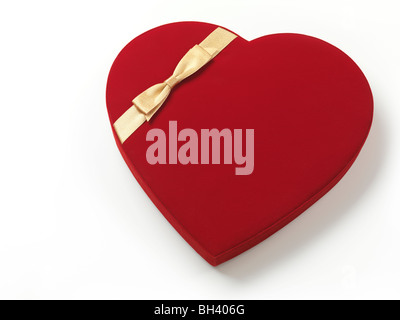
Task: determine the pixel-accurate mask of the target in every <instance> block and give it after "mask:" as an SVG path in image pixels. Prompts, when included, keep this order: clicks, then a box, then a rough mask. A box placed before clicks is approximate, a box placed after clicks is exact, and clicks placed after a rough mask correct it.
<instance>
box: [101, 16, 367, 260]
mask: <svg viewBox="0 0 400 320" xmlns="http://www.w3.org/2000/svg"><path fill="white" fill-rule="evenodd" d="M217 27H218V26H216V25H211V24H207V23H199V22H179V23H172V24H168V25H164V26H161V27H158V28H155V29H152V30H150V31H148V32H145V33H144V34H142V35H140V36H138V37H137V38H135V39H134V40H132V41H131V42H130V43H129V44H128V45H127V46H126V47H125V48H124V49H123V50H122V51H121V53H120V54H119V55H118V57H117V58H116V60H115V62H114V64H113V66H112V68H111V71H110V74H109V78H108V84H107V107H108V113H109V117H110V121H111V124H113V123H114V122H115V121H116V120H117V119H118V118H119V117H120V116H121V115H122V114H123V113H124V112H125V111H126V110H127V109H128V108H130V107H131V106H132V99H134V98H135V97H136V96H137V95H138V94H140V93H141V92H143V91H144V90H146V89H147V88H149V87H151V86H152V85H154V84H156V83H160V82H163V81H164V80H165V79H167V78H168V77H169V76H170V75H171V74H172V73H173V71H174V69H175V67H176V65H177V63H178V62H179V61H180V59H181V58H182V57H183V56H184V54H185V53H186V52H187V51H188V50H189V49H190V48H192V47H193V46H194V45H196V44H199V43H200V42H201V41H203V39H205V38H206V37H207V36H208V35H209V34H210V33H211V32H212V31H213V30H215V29H216V28H217ZM372 116H373V98H372V93H371V90H370V87H369V84H368V82H367V80H366V78H365V76H364V75H363V73H362V71H361V70H360V69H359V68H358V66H357V65H356V64H355V63H354V62H353V61H352V60H351V59H350V58H349V57H348V56H347V55H346V54H345V53H343V52H342V51H340V50H339V49H337V48H336V47H334V46H332V45H330V44H329V43H326V42H324V41H322V40H319V39H316V38H313V37H309V36H305V35H299V34H274V35H268V36H264V37H261V38H258V39H255V40H252V41H247V40H245V39H243V38H241V37H240V36H238V37H237V38H236V39H235V40H233V41H232V42H231V43H230V44H229V45H228V46H227V47H226V48H225V49H224V50H222V51H221V53H219V55H217V56H216V57H215V58H214V59H213V60H212V61H211V62H210V63H208V64H207V65H206V66H205V67H203V68H202V69H201V70H200V71H199V72H197V73H195V74H194V75H192V76H191V77H189V78H187V79H186V80H184V81H183V82H182V83H180V84H179V85H177V86H176V87H175V88H174V89H173V91H172V93H171V94H170V96H169V97H168V99H167V101H166V102H165V103H164V105H163V106H162V108H161V109H160V110H159V111H158V112H157V113H156V114H155V116H154V117H153V118H152V119H151V120H150V122H146V123H144V124H143V125H142V126H141V127H139V128H138V129H137V130H136V131H135V132H134V133H133V134H132V135H131V136H130V137H129V139H128V140H127V141H126V142H125V143H124V144H121V143H120V141H119V139H118V138H117V136H116V133H115V131H114V136H115V137H116V142H117V145H118V147H119V150H120V152H121V154H122V156H123V157H124V159H125V161H126V163H127V165H128V166H129V168H130V170H131V171H132V173H133V175H134V176H135V178H136V179H137V181H138V182H139V183H140V185H141V186H142V188H143V189H144V190H145V192H146V193H147V194H148V196H149V197H150V199H151V200H152V201H153V202H154V204H155V205H156V206H157V208H158V209H159V210H160V211H161V212H162V214H163V215H164V216H165V218H166V219H167V220H168V221H169V222H170V223H171V224H172V225H173V226H174V228H175V229H176V230H177V231H178V232H179V233H180V234H181V236H182V237H183V238H184V239H185V240H186V241H187V242H188V243H189V244H190V245H191V246H192V247H193V248H194V249H195V250H196V251H197V252H198V253H199V254H200V255H201V256H202V257H203V258H204V259H206V260H207V261H208V262H209V263H210V264H212V265H218V264H220V263H222V262H224V261H226V260H228V259H231V258H233V257H234V256H236V255H238V254H240V253H242V252H243V251H245V250H247V249H249V248H251V247H253V246H254V245H256V244H257V243H259V242H261V241H263V240H264V239H266V238H267V237H269V236H270V235H272V234H273V233H275V232H276V231H278V230H279V229H281V228H282V227H283V226H285V225H286V224H287V223H289V222H290V221H292V220H293V219H294V218H296V217H297V216H298V215H300V214H301V213H302V212H304V211H305V210H306V209H307V208H309V207H310V206H311V205H312V204H314V203H315V202H316V201H317V200H318V199H320V198H321V197H322V196H324V195H325V194H326V193H327V192H328V191H329V190H330V189H331V188H332V187H333V186H334V185H335V184H336V183H337V182H338V181H339V180H340V179H341V178H342V177H343V175H344V174H345V173H346V172H347V170H348V169H349V168H350V166H351V165H352V164H353V162H354V161H355V159H356V157H357V155H358V154H359V152H360V150H361V148H362V146H363V144H364V142H365V140H366V138H367V136H368V133H369V130H370V127H371V123H372ZM170 121H177V124H178V130H181V129H184V128H191V129H194V130H195V131H196V132H198V133H199V134H200V132H201V129H212V128H216V129H219V130H222V129H225V128H228V129H231V130H232V131H233V129H243V132H244V131H245V129H254V171H253V172H252V173H251V174H249V175H235V167H237V165H236V164H235V163H233V164H208V165H207V164H187V165H184V164H180V163H179V162H178V164H155V165H151V164H149V163H148V162H147V160H146V150H147V149H148V147H149V146H150V145H151V144H152V143H153V142H149V141H146V134H147V132H148V131H149V130H150V129H152V128H160V129H162V130H164V132H165V133H166V134H168V128H169V122H170ZM113 130H114V129H113ZM183 143H184V142H179V144H178V147H179V146H180V145H182V144H183ZM149 232H150V231H149Z"/></svg>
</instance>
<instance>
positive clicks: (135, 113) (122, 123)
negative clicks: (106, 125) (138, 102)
mask: <svg viewBox="0 0 400 320" xmlns="http://www.w3.org/2000/svg"><path fill="white" fill-rule="evenodd" d="M145 121H146V117H145V115H144V114H143V113H142V112H141V111H139V110H138V109H137V108H136V106H134V105H133V106H132V107H130V108H129V109H128V110H126V111H125V113H124V114H123V115H122V116H121V117H120V118H118V120H117V121H115V122H114V130H115V132H116V133H117V136H118V138H119V140H120V141H121V143H124V142H125V140H126V139H128V138H129V137H130V136H131V134H132V133H134V132H135V131H136V129H137V128H139V127H140V126H141V125H142V124H143V123H144V122H145Z"/></svg>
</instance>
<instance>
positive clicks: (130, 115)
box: [114, 28, 236, 143]
mask: <svg viewBox="0 0 400 320" xmlns="http://www.w3.org/2000/svg"><path fill="white" fill-rule="evenodd" d="M235 38H236V35H235V34H233V33H231V32H229V31H227V30H225V29H222V28H217V29H215V30H214V31H213V32H211V33H210V34H209V35H208V36H207V38H205V39H204V40H203V41H202V42H201V43H200V44H199V45H195V46H194V47H193V48H192V49H190V50H189V51H188V52H187V53H186V54H185V55H184V56H183V58H182V59H181V60H180V61H179V63H178V65H177V66H176V68H175V70H174V73H173V74H172V76H170V77H169V78H168V79H167V80H165V81H164V82H163V83H159V84H156V85H154V86H152V87H150V88H148V89H147V90H145V91H144V92H142V93H141V94H139V95H138V96H137V97H136V98H135V99H133V101H132V102H133V106H132V107H130V108H129V109H128V110H127V111H126V112H125V113H124V114H123V115H122V116H121V117H119V118H118V120H117V121H115V122H114V129H115V132H116V133H117V135H118V138H119V139H120V141H121V143H124V142H125V140H126V139H128V138H129V137H130V135H131V134H132V133H133V132H135V130H136V129H137V128H139V127H140V126H141V125H142V124H143V123H144V122H145V121H149V120H150V118H151V117H152V116H153V115H154V114H155V113H156V112H157V110H158V109H159V108H160V107H161V105H162V104H163V103H164V101H165V100H166V99H167V97H168V95H169V94H170V92H171V89H172V88H173V87H174V86H175V85H177V84H178V83H179V82H181V81H182V80H183V79H185V78H187V77H189V76H191V75H192V74H193V73H195V72H197V71H198V70H199V69H200V68H201V67H203V66H204V65H206V64H207V63H208V62H210V61H211V60H212V59H213V58H214V57H215V56H216V55H217V54H218V53H220V52H221V51H222V50H223V49H224V48H225V47H226V46H227V45H228V44H229V43H230V42H231V41H233V40H234V39H235Z"/></svg>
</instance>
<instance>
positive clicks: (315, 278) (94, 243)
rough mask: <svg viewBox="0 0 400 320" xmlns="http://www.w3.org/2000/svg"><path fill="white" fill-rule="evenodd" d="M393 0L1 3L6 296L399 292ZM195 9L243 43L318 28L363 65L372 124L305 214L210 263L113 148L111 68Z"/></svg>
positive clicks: (397, 67) (399, 51)
mask: <svg viewBox="0 0 400 320" xmlns="http://www.w3.org/2000/svg"><path fill="white" fill-rule="evenodd" d="M399 16H400V3H399V1H398V0H393V1H390V0H387V1H384V0H382V1H367V0H357V1H349V0H335V1H320V0H315V1H311V0H309V1H297V0H291V1H288V0H285V1H284V0H276V1H266V0H260V1H249V0H246V1H237V0H229V1H217V0H202V1H188V0H183V1H172V0H170V1H165V0H162V1H150V0H147V1H136V0H134V1H132V0H130V1H99V0H97V1H89V0H87V1H83V0H79V1H76V0H73V1H72V0H70V1H68V2H67V1H65V2H60V1H4V0H1V2H0V35H1V37H0V108H1V120H0V121H1V122H0V123H1V126H0V142H1V153H0V298H2V299H6V298H8V299H14V298H18V299H151V298H154V299H155V298H157V299H158V298H159V299H167V298H168V299H175V298H182V299H183V298H185V299H192V298H196V299H394V298H396V299H399V298H400V290H399V289H400V288H399V287H400V250H399V245H400V41H399V39H400V19H399ZM182 20H196V21H204V22H211V23H215V24H218V25H222V26H225V27H227V28H229V29H231V30H234V31H235V32H237V33H239V34H240V35H242V36H243V37H245V38H247V39H253V38H256V37H259V36H262V35H265V34H270V33H280V32H295V33H304V34H308V35H312V36H316V37H319V38H322V39H324V40H326V41H328V42H330V43H332V44H334V45H336V46H338V47H339V48H341V49H342V50H343V51H345V52H346V53H347V54H348V55H350V56H351V57H352V58H353V59H354V60H355V61H356V62H357V63H358V64H359V66H360V67H361V68H362V70H363V71H364V73H365V74H366V76H367V78H368V80H369V82H370V85H371V87H372V90H373V93H374V98H375V108H376V110H375V119H374V123H373V128H372V131H371V135H370V137H369V139H368V141H367V143H366V145H365V148H364V149H363V151H362V153H361V155H360V157H359V158H358V160H357V161H356V163H355V165H354V166H353V168H352V169H351V170H350V172H349V173H348V174H347V175H346V176H345V178H344V179H343V180H342V181H341V182H340V183H339V184H338V185H337V186H336V187H335V188H334V189H333V190H332V191H331V192H330V193H329V194H328V195H327V196H325V197H324V198H323V199H322V200H320V201H319V202H318V203H317V204H316V205H314V206H313V207H312V208H311V209H309V210H308V211H307V212H306V213H304V214H303V215H302V216H301V217H300V218H298V219H297V220H295V221H294V222H292V223H291V224H290V225H288V226H287V227H285V228H284V229H283V230H281V231H279V232H278V233H277V234H275V235H274V236H272V237H271V238H269V239H268V240H266V241H264V242H263V243H261V244H260V245H258V246H256V247H255V248H253V249H251V250H249V251H247V252H246V253H244V254H242V255H240V256H239V257H237V258H235V259H233V260H231V261H229V262H227V263H225V264H223V265H220V266H219V267H216V268H214V267H211V266H210V265H208V264H207V263H206V262H205V261H204V260H203V259H202V258H201V257H200V256H198V255H197V253H195V251H194V250H193V249H191V247H190V246H189V245H188V244H187V243H186V242H185V241H184V240H183V239H182V238H181V237H180V236H179V235H178V234H177V232H176V231H175V230H174V229H173V228H172V227H171V226H170V225H169V224H168V223H167V221H166V220H165V219H164V218H163V216H162V215H161V214H160V213H159V212H158V210H157V209H156V208H155V206H154V205H153V204H152V202H151V201H150V200H149V199H148V198H147V196H146V195H145V194H144V192H143V191H142V190H141V188H140V187H139V185H138V183H137V182H136V180H135V179H134V178H133V176H132V175H131V173H130V171H129V169H128V168H127V166H126V165H125V163H124V161H123V159H122V157H121V156H120V154H119V152H118V150H117V148H116V145H115V143H114V140H113V137H112V134H111V129H110V124H109V122H108V118H107V112H106V105H105V87H106V80H107V75H108V71H109V69H110V67H111V64H112V62H113V60H114V58H115V57H116V55H117V54H118V52H119V51H120V50H121V49H122V48H123V47H124V46H125V44H127V43H128V42H129V41H130V40H132V39H133V38H134V37H136V36H137V35H139V34H141V33H142V32H144V31H146V30H148V29H150V28H153V27H156V26H158V25H162V24H165V23H169V22H175V21H182Z"/></svg>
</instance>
